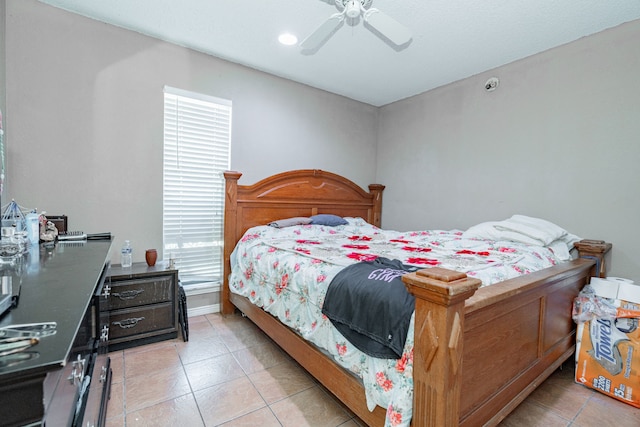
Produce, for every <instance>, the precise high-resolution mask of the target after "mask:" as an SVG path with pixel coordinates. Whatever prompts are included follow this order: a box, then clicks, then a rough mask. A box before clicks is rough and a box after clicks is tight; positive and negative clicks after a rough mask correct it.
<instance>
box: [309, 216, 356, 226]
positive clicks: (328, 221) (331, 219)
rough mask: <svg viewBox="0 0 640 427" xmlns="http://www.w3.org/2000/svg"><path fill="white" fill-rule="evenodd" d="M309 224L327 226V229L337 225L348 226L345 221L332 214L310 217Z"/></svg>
mask: <svg viewBox="0 0 640 427" xmlns="http://www.w3.org/2000/svg"><path fill="white" fill-rule="evenodd" d="M311 224H313V225H327V226H329V227H335V226H337V225H347V224H349V223H348V222H347V220H346V219H344V218H342V217H340V216H338V215H332V214H319V215H314V216H312V217H311Z"/></svg>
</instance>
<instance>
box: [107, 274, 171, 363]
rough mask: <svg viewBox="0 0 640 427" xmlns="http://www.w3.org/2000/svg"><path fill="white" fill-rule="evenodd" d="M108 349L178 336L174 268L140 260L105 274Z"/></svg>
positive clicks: (117, 348)
mask: <svg viewBox="0 0 640 427" xmlns="http://www.w3.org/2000/svg"><path fill="white" fill-rule="evenodd" d="M107 284H108V286H109V287H110V290H109V298H108V301H107V303H106V304H104V305H103V306H102V307H101V311H102V310H104V311H108V313H109V316H108V318H109V350H110V351H111V350H119V349H123V348H128V347H134V346H138V345H143V344H149V343H152V342H156V341H162V340H166V339H172V338H176V337H177V336H178V329H179V325H178V270H168V269H166V266H165V265H162V263H159V264H156V265H155V266H153V267H149V266H147V264H146V263H144V262H138V263H134V264H133V265H132V266H131V267H127V268H122V267H121V266H120V265H112V266H111V267H110V268H109V271H108V273H107Z"/></svg>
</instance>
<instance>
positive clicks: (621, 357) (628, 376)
mask: <svg viewBox="0 0 640 427" xmlns="http://www.w3.org/2000/svg"><path fill="white" fill-rule="evenodd" d="M594 279H596V278H592V283H591V284H592V287H593V288H594V289H595V291H596V294H597V295H600V296H603V297H605V298H611V299H613V300H614V304H615V305H616V306H617V307H618V311H619V312H621V310H622V311H624V312H626V313H634V312H640V286H639V285H636V284H634V283H633V282H631V281H629V280H626V279H618V278H610V279H599V280H595V281H594ZM594 284H595V286H593V285H594ZM607 286H611V287H612V288H615V297H611V295H612V290H611V288H609V287H607ZM621 297H624V298H625V299H621ZM639 322H640V318H638V317H617V318H615V319H605V318H596V319H593V320H590V321H588V322H583V323H580V324H579V325H578V330H577V336H576V382H579V383H581V384H584V385H585V386H587V387H590V388H592V389H594V390H598V391H599V392H601V393H604V394H606V395H609V396H611V397H613V398H615V399H618V400H620V401H622V402H625V403H628V404H630V405H633V406H635V407H637V408H640V327H639V326H640V325H639Z"/></svg>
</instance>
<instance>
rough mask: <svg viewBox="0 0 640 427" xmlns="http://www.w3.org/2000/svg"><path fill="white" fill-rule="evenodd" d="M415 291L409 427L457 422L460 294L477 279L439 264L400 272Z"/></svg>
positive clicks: (466, 294) (465, 293)
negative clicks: (403, 272)
mask: <svg viewBox="0 0 640 427" xmlns="http://www.w3.org/2000/svg"><path fill="white" fill-rule="evenodd" d="M402 280H403V281H404V283H405V285H406V287H407V289H408V290H409V292H411V294H413V295H414V296H415V297H416V308H415V342H414V348H413V385H414V386H413V393H414V395H413V402H414V408H413V424H412V425H413V427H424V426H457V425H458V422H459V417H460V392H461V389H462V350H463V349H462V343H463V327H464V309H465V300H466V299H467V298H469V297H470V296H471V295H473V294H474V293H475V291H476V290H477V289H478V288H479V287H480V284H481V281H480V280H478V279H473V278H468V277H467V275H466V274H464V273H459V272H456V271H451V270H446V269H443V268H439V267H434V268H429V269H424V270H419V271H417V272H415V273H409V274H405V275H404V276H403V277H402Z"/></svg>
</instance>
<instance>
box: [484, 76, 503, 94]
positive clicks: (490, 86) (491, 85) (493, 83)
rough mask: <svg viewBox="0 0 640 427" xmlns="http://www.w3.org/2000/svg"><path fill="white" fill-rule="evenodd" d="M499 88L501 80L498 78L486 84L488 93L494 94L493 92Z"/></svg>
mask: <svg viewBox="0 0 640 427" xmlns="http://www.w3.org/2000/svg"><path fill="white" fill-rule="evenodd" d="M498 86H500V80H499V79H498V78H497V77H491V78H490V79H489V80H487V82H486V83H485V84H484V89H485V90H486V91H487V92H492V91H494V90H496V89H497V88H498Z"/></svg>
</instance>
